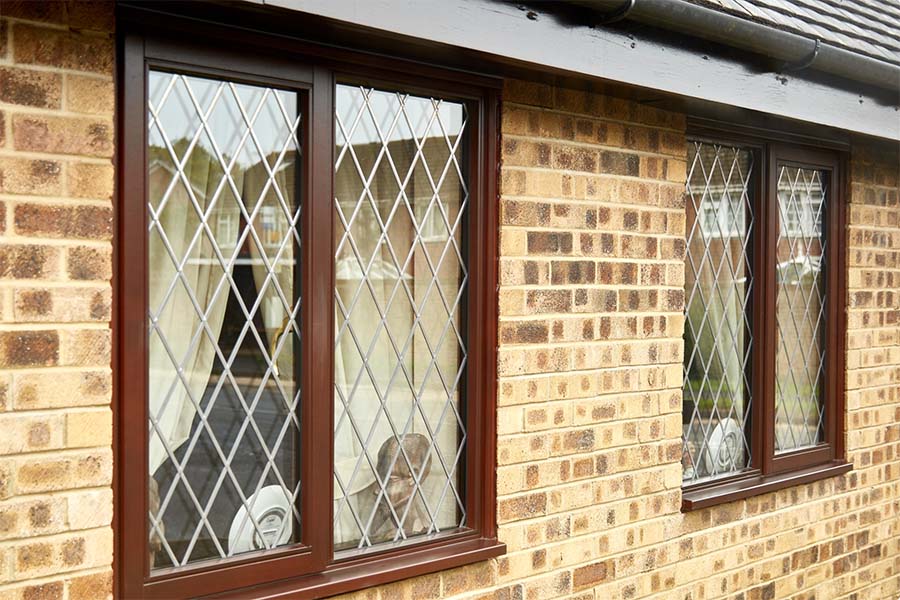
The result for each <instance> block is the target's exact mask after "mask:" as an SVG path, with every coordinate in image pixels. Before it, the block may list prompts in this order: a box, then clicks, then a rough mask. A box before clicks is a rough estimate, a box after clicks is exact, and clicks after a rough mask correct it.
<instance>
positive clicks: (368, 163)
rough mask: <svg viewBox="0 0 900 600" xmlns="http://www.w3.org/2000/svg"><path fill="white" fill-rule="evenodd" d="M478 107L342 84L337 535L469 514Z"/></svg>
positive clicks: (398, 538) (459, 520) (387, 532)
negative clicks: (471, 195)
mask: <svg viewBox="0 0 900 600" xmlns="http://www.w3.org/2000/svg"><path fill="white" fill-rule="evenodd" d="M466 124H467V114H466V108H465V106H464V105H463V104H459V103H455V102H448V101H446V100H440V99H437V98H424V97H418V96H411V95H408V94H401V93H393V92H386V91H381V90H376V89H371V88H361V87H352V86H346V85H339V86H337V90H336V114H335V132H336V136H337V146H336V148H335V228H336V229H335V232H334V239H335V269H336V276H335V292H334V298H335V324H336V325H335V372H334V378H335V389H334V420H335V430H334V453H335V466H334V515H335V522H334V542H335V548H336V549H338V550H342V549H352V548H366V547H370V546H373V545H377V544H383V543H392V542H402V541H404V540H407V539H409V538H413V537H417V536H424V535H429V534H434V533H437V532H440V531H444V530H448V529H454V528H458V527H460V526H462V525H463V524H465V518H466V513H465V504H464V500H463V498H464V492H463V489H462V484H463V482H464V474H463V473H462V463H461V459H462V455H463V452H464V449H465V437H466V433H465V421H464V419H463V416H462V413H463V407H462V402H461V399H462V397H463V393H464V389H463V388H464V377H463V373H464V367H465V361H466V341H465V340H466V338H465V326H464V323H463V319H462V314H463V311H464V304H465V296H466V282H467V273H466V263H465V244H464V243H463V232H464V230H465V213H466V205H467V201H468V191H467V188H466V181H467V180H466V175H465V173H466V171H465V168H466V167H465V165H466V160H465V154H466V153H465V143H464V141H463V138H464V133H465V131H466Z"/></svg>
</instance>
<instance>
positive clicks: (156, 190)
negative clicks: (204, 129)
mask: <svg viewBox="0 0 900 600" xmlns="http://www.w3.org/2000/svg"><path fill="white" fill-rule="evenodd" d="M187 144H188V141H187V140H177V141H176V142H175V143H174V144H173V148H174V149H175V150H176V153H178V154H179V159H180V158H182V155H181V154H180V152H179V150H182V151H183V149H184V148H186V147H187ZM148 152H149V154H150V158H149V160H148V185H149V187H150V190H151V192H152V194H151V197H153V198H163V197H164V196H165V195H166V190H170V191H169V193H168V197H167V199H166V200H165V201H166V202H169V201H173V200H174V201H175V202H176V203H179V202H185V203H191V196H193V198H194V199H195V200H196V201H197V203H198V205H199V206H200V207H201V209H203V210H206V211H207V213H208V214H207V215H206V220H207V223H208V224H209V227H210V230H211V231H212V232H213V235H214V236H215V238H216V243H217V244H218V246H219V248H220V250H221V251H222V253H223V255H224V256H226V257H227V256H230V254H231V252H233V250H234V248H235V245H236V244H237V242H238V239H239V238H240V236H241V234H242V233H243V231H244V228H245V225H246V221H247V219H246V217H245V216H244V214H243V212H242V211H241V207H242V206H243V208H244V210H245V211H246V212H247V214H248V215H250V216H251V217H252V218H253V222H254V224H255V227H254V230H255V233H256V235H257V237H258V238H259V240H260V243H261V244H262V247H263V251H264V252H265V253H266V255H267V256H269V257H274V256H275V255H276V254H277V253H278V251H279V249H280V248H281V245H282V242H283V241H284V239H285V237H286V236H287V235H288V231H289V229H290V227H289V224H290V222H289V220H288V215H287V214H286V213H285V209H284V207H283V205H282V202H281V200H280V199H279V198H278V195H277V194H276V192H275V191H274V189H273V186H271V185H269V186H268V189H267V190H266V192H265V193H263V194H262V196H260V191H261V190H262V187H263V186H264V185H265V183H266V181H267V179H268V173H267V172H266V169H265V167H264V166H263V165H262V164H261V163H260V162H257V163H255V164H252V165H249V166H245V165H242V164H240V163H237V162H236V163H235V165H234V166H233V167H232V173H231V177H232V179H233V181H234V185H235V186H239V187H241V188H244V189H247V190H248V192H247V193H243V190H239V191H242V193H241V197H240V198H237V197H236V196H235V194H234V191H233V189H232V187H231V185H229V182H227V181H224V182H223V179H224V173H225V172H224V170H223V169H222V167H221V165H220V164H219V162H218V161H217V159H216V158H214V157H213V156H212V155H210V154H209V152H208V151H207V150H206V149H205V148H203V147H202V146H200V145H199V144H198V145H197V146H195V147H194V148H193V149H192V152H191V157H190V158H189V159H188V162H187V164H186V165H185V170H186V171H190V170H191V166H192V163H193V165H194V166H195V167H196V166H200V167H201V168H206V169H208V177H207V178H204V179H205V181H206V182H207V186H206V187H205V188H201V186H200V185H198V181H203V180H204V179H200V178H195V177H190V176H188V177H179V176H178V175H177V169H176V166H175V164H174V163H173V161H172V157H171V154H170V153H169V151H168V150H167V149H166V148H163V147H159V146H151V147H150V148H149V150H148ZM225 160H226V161H228V160H229V158H228V157H225ZM265 160H266V161H267V162H268V164H269V166H270V168H271V167H272V166H273V165H275V164H276V162H277V160H278V154H277V153H274V152H273V153H271V154H269V155H268V156H266V158H265ZM294 160H295V159H294V153H293V152H288V153H286V154H285V156H284V158H283V159H282V160H281V163H280V164H279V165H278V170H277V171H276V172H275V173H274V177H275V179H276V180H281V181H280V183H279V189H280V190H281V192H282V196H283V199H284V201H285V202H288V203H290V204H291V205H290V206H289V207H288V208H289V209H290V210H292V211H293V210H295V209H296V207H295V206H293V201H292V199H293V198H294V197H295V194H294V193H293V183H294V176H293V167H294ZM185 179H187V181H188V184H189V185H190V194H188V192H187V189H186V188H185V183H184V182H185ZM173 180H175V181H174V183H173ZM220 185H221V189H218V188H219V186H220ZM170 188H171V189H170ZM212 202H215V205H213V206H212V207H211V208H210V206H209V205H210V204H211V203H212ZM257 203H261V205H260V206H258V208H257ZM163 210H165V209H163ZM254 210H256V212H254ZM193 214H196V208H195V209H194V211H193ZM198 225H199V222H198ZM250 243H252V241H251V239H250V236H248V237H247V239H246V240H245V242H244V245H245V247H244V248H242V249H241V252H240V259H246V260H250V261H251V262H252V264H260V265H261V264H262V261H261V260H260V259H259V258H251V257H250V254H251V253H255V251H254V250H255V249H251V248H250V247H249V246H248V244H250Z"/></svg>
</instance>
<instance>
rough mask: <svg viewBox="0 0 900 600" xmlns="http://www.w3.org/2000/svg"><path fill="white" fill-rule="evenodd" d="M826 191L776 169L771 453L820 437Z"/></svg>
mask: <svg viewBox="0 0 900 600" xmlns="http://www.w3.org/2000/svg"><path fill="white" fill-rule="evenodd" d="M826 191H827V190H826V189H825V183H824V181H823V179H822V173H821V172H820V171H816V170H812V169H803V168H799V167H787V166H781V167H779V170H778V218H779V222H780V228H779V235H778V242H777V256H778V265H777V277H776V280H777V291H776V312H777V326H776V338H777V345H776V348H775V365H776V368H775V449H776V452H786V451H791V450H796V449H798V448H804V447H809V446H815V445H816V444H818V443H819V442H820V441H821V440H822V439H823V434H824V424H825V410H824V406H823V405H822V400H821V399H822V386H823V384H824V377H825V354H826V348H825V343H824V330H825V310H826V306H825V271H824V268H825V251H826V241H825V236H824V231H825V230H824V223H825V206H826V202H825V199H826Z"/></svg>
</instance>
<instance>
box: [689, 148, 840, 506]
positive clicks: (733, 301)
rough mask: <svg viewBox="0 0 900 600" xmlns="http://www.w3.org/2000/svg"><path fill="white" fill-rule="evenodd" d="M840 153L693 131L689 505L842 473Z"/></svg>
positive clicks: (723, 499) (690, 157) (690, 221)
mask: <svg viewBox="0 0 900 600" xmlns="http://www.w3.org/2000/svg"><path fill="white" fill-rule="evenodd" d="M840 164H841V160H840V154H839V153H838V152H836V151H834V152H833V151H826V150H821V149H817V150H813V149H809V148H806V147H804V146H800V145H790V144H786V143H776V142H770V141H768V140H764V139H759V138H757V137H751V136H741V137H740V138H738V139H732V138H729V137H728V136H726V135H723V134H717V133H716V132H708V131H701V132H698V135H696V136H694V137H691V138H689V144H688V181H687V189H686V215H687V225H686V232H687V252H686V258H685V298H686V301H685V326H684V336H685V337H684V340H685V345H684V390H683V405H682V406H683V420H682V422H683V435H684V449H683V455H682V466H683V480H684V486H685V488H684V490H685V491H684V505H685V508H686V509H691V508H699V507H703V506H708V505H710V504H713V503H716V502H721V501H726V500H730V499H735V498H740V497H743V496H747V495H750V494H754V493H761V492H764V491H768V490H772V489H777V488H778V487H784V486H787V485H791V484H795V483H800V482H803V481H810V480H812V479H814V478H819V477H824V476H828V475H833V474H836V473H839V472H842V471H844V470H846V469H847V468H848V466H847V465H846V464H844V463H842V462H841V461H840V458H841V448H840V447H841V439H840V433H841V430H842V427H841V424H842V419H843V416H842V412H841V410H842V409H841V407H842V406H843V399H842V392H843V389H842V388H843V373H842V371H843V348H844V341H843V331H844V329H843V323H844V289H845V285H844V279H843V278H844V275H843V269H844V261H845V259H844V248H843V239H844V231H843V227H844V226H843V222H844V215H843V212H844V205H843V200H842V188H841V186H842V179H841V169H840Z"/></svg>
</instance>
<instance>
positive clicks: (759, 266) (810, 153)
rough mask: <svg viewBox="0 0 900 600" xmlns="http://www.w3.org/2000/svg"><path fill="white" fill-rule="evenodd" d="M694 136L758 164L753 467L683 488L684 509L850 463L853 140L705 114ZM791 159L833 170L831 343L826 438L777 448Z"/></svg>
mask: <svg viewBox="0 0 900 600" xmlns="http://www.w3.org/2000/svg"><path fill="white" fill-rule="evenodd" d="M687 137H688V140H692V141H700V142H707V143H712V144H726V145H734V146H737V147H740V148H742V149H745V150H748V151H750V152H751V153H753V157H754V164H755V165H758V166H759V168H758V170H757V172H756V176H755V177H754V180H753V182H752V184H751V190H752V195H753V197H752V199H751V201H752V202H753V211H754V214H755V218H754V221H755V222H756V223H757V224H758V225H757V227H756V228H755V231H754V232H752V234H751V235H752V237H751V240H750V271H751V273H752V274H753V276H754V287H753V289H752V290H751V301H750V303H749V311H750V330H751V332H752V335H753V340H754V348H753V349H752V350H751V366H750V381H751V384H750V385H751V395H752V398H753V403H752V405H751V408H750V415H751V416H750V419H751V423H750V430H751V431H750V452H751V466H750V468H749V469H747V470H744V471H741V472H739V473H735V474H734V475H730V476H725V477H721V478H718V479H714V480H712V481H706V482H701V483H695V484H690V485H685V486H684V487H683V488H682V506H681V507H682V511H684V512H689V511H692V510H697V509H701V508H707V507H710V506H716V505H718V504H723V503H725V502H731V501H734V500H740V499H743V498H748V497H751V496H755V495H758V494H763V493H767V492H772V491H776V490H779V489H784V488H787V487H791V486H794V485H800V484H803V483H810V482H813V481H817V480H820V479H824V478H827V477H833V476H836V475H840V474H842V473H846V472H848V471H850V470H851V468H852V464H851V463H848V462H847V461H846V460H845V458H844V452H845V451H844V422H843V418H844V412H845V411H844V406H845V398H844V395H845V386H844V379H845V368H846V367H845V348H846V331H847V324H846V323H847V319H846V306H847V282H846V271H847V256H846V254H847V253H846V247H847V246H846V238H847V232H846V212H847V198H849V194H848V191H847V162H848V161H847V156H848V148H847V145H846V144H844V143H841V142H835V141H833V140H824V139H818V138H806V137H804V136H798V135H792V134H784V133H780V132H774V131H771V130H765V129H756V128H752V127H747V126H739V125H731V124H722V123H718V122H713V121H709V120H706V119H700V118H692V119H689V121H688V130H687ZM781 164H790V165H793V166H801V167H805V168H814V169H819V170H821V171H824V172H825V173H827V177H828V188H827V189H828V190H829V195H828V197H827V199H826V201H827V202H828V204H827V206H826V213H825V214H826V224H825V231H826V236H827V237H826V239H827V240H828V248H827V250H826V265H827V267H826V269H827V270H826V280H825V281H826V284H825V285H826V302H827V305H828V306H827V308H826V310H827V315H828V318H827V321H826V323H825V328H826V329H825V333H824V338H825V340H826V343H827V345H828V350H829V352H828V354H827V356H826V364H825V385H824V391H823V398H822V402H823V406H824V409H825V426H824V441H823V442H822V443H821V444H819V445H817V446H814V447H811V448H802V449H799V450H794V451H790V452H785V453H783V454H778V455H776V453H775V352H774V351H768V352H767V351H765V349H767V348H774V344H775V340H776V318H777V313H776V311H775V302H776V293H777V285H776V280H775V256H776V254H775V246H776V242H777V237H778V232H779V221H778V212H777V211H778V209H777V202H778V196H777V191H776V187H777V181H776V176H777V175H776V174H777V166H778V165H781Z"/></svg>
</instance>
